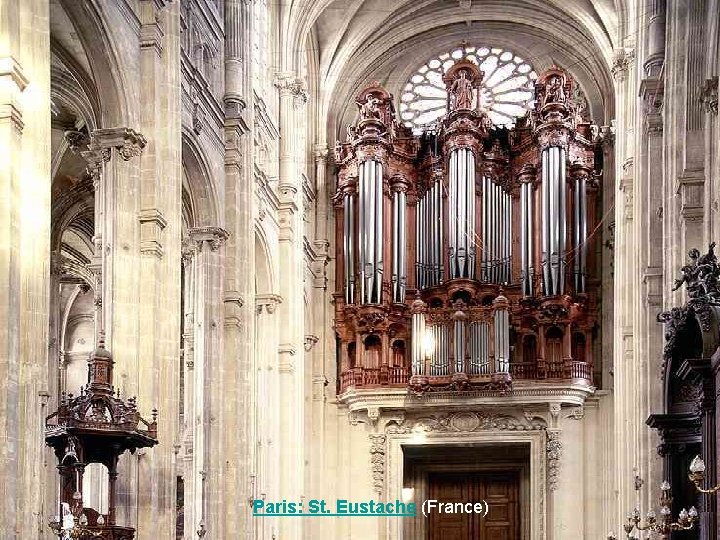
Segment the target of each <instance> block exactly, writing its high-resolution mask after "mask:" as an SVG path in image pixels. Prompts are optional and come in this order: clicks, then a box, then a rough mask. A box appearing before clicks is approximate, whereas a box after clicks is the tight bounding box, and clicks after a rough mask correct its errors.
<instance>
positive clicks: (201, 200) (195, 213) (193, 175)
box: [182, 132, 222, 227]
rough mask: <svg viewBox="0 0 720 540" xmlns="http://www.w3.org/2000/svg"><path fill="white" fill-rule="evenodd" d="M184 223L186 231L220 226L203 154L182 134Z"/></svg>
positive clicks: (212, 188) (213, 190)
mask: <svg viewBox="0 0 720 540" xmlns="http://www.w3.org/2000/svg"><path fill="white" fill-rule="evenodd" d="M182 165H183V197H182V204H183V220H184V221H186V224H187V226H188V227H210V226H219V224H220V223H221V221H222V220H221V219H220V216H221V214H220V210H219V200H218V196H217V192H216V189H215V186H214V184H213V181H212V175H211V174H210V169H209V167H208V165H207V160H206V159H205V157H204V155H203V152H202V151H201V150H200V148H199V147H198V145H197V144H196V143H195V141H194V140H193V139H192V137H191V136H190V135H189V134H188V133H187V132H183V134H182Z"/></svg>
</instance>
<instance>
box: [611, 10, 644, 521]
mask: <svg viewBox="0 0 720 540" xmlns="http://www.w3.org/2000/svg"><path fill="white" fill-rule="evenodd" d="M638 24H642V22H639V23H638ZM628 44H630V43H628ZM634 59H635V52H634V49H631V48H625V47H624V48H620V49H618V50H617V51H616V53H615V58H614V60H613V65H612V69H611V72H612V75H613V78H614V79H615V96H616V97H615V100H616V103H617V119H616V125H617V134H616V144H615V164H616V171H615V179H616V182H615V191H616V192H617V197H618V200H617V203H616V205H615V209H616V211H615V216H616V217H615V223H616V227H615V284H616V286H615V297H614V302H613V304H614V309H615V311H614V319H615V320H614V325H613V326H614V328H615V336H614V343H615V351H614V354H613V358H614V362H613V364H614V379H613V381H614V386H615V393H614V395H615V396H617V398H616V402H615V407H614V413H615V422H616V425H623V426H625V429H623V430H622V431H621V432H620V433H619V434H618V436H617V437H616V438H615V456H616V459H617V462H616V463H617V466H616V477H615V485H616V489H617V491H618V498H617V507H616V518H615V521H616V522H617V523H622V522H623V520H624V519H625V516H624V512H625V511H626V509H627V508H633V507H634V505H635V504H636V501H635V493H634V489H633V486H632V478H633V468H634V467H636V466H637V465H638V462H639V460H641V459H644V458H645V456H647V455H649V454H647V453H645V454H640V453H639V450H638V437H639V436H640V430H644V429H645V426H644V420H645V417H646V416H647V413H648V411H644V410H642V409H641V408H640V404H639V400H640V399H641V398H640V395H639V392H638V391H637V390H636V385H637V384H638V380H637V365H638V362H637V361H636V358H637V357H636V347H635V344H634V339H635V333H636V332H637V331H638V329H636V327H635V324H636V322H635V314H636V307H637V306H636V298H635V296H636V295H635V289H636V287H635V286H634V284H635V283H636V281H637V277H636V276H637V269H636V258H637V255H636V249H637V247H636V246H637V243H636V238H635V228H634V212H635V210H634V204H635V199H636V197H635V182H634V174H635V168H634V162H635V159H636V156H635V140H634V139H635V124H636V101H637V98H636V95H637V94H636V92H637V90H636V87H635V79H636V78H635V77H634V68H635V61H634Z"/></svg>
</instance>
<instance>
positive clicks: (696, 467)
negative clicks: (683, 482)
mask: <svg viewBox="0 0 720 540" xmlns="http://www.w3.org/2000/svg"><path fill="white" fill-rule="evenodd" d="M690 472H692V473H704V472H705V462H704V461H703V460H702V458H701V457H700V456H695V459H693V460H692V463H690Z"/></svg>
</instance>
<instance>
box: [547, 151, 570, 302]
mask: <svg viewBox="0 0 720 540" xmlns="http://www.w3.org/2000/svg"><path fill="white" fill-rule="evenodd" d="M542 164H543V167H542V169H543V170H542V190H543V191H542V193H543V244H542V245H543V290H544V292H545V294H546V295H547V296H555V295H559V294H562V293H563V291H564V283H565V235H566V220H567V215H566V214H567V211H566V199H565V197H566V186H565V148H563V147H559V146H551V147H549V148H545V149H544V150H543V151H542Z"/></svg>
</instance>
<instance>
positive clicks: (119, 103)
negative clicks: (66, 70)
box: [51, 0, 137, 127]
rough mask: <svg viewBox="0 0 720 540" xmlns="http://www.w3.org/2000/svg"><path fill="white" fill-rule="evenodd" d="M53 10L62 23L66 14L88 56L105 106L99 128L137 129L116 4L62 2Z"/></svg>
mask: <svg viewBox="0 0 720 540" xmlns="http://www.w3.org/2000/svg"><path fill="white" fill-rule="evenodd" d="M52 9H53V13H51V20H59V21H62V20H63V16H62V14H64V15H65V17H66V20H67V21H68V22H69V23H70V24H71V25H72V28H73V30H74V31H75V33H76V35H77V39H78V40H79V42H80V44H81V46H82V49H83V52H84V54H85V55H86V56H87V61H88V62H87V63H88V65H89V67H90V71H91V73H90V75H91V76H92V79H93V81H94V82H95V85H96V88H97V95H98V97H99V103H100V104H101V108H100V109H99V113H100V117H99V118H97V124H98V125H99V126H104V127H114V126H128V127H134V126H135V125H136V124H137V118H135V114H134V113H133V112H132V107H130V102H131V101H132V96H131V95H130V94H131V92H132V90H133V88H132V86H131V85H130V82H129V81H128V80H127V79H126V77H125V75H124V73H126V70H125V66H126V65H128V64H129V63H130V62H129V59H128V58H124V57H123V53H122V51H121V48H119V47H117V44H116V42H115V38H114V32H113V27H114V25H113V24H112V23H113V19H117V20H121V19H122V20H123V21H124V19H123V15H122V14H121V13H120V11H119V10H120V8H119V7H118V6H117V5H116V4H113V3H104V4H101V2H100V1H99V0H88V1H86V2H76V1H74V0H59V2H58V4H56V5H54V6H53V8H52ZM119 27H121V28H122V25H119ZM128 54H129V53H128Z"/></svg>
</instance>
